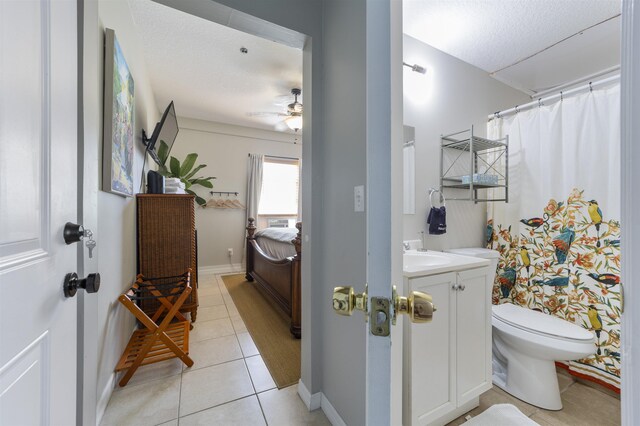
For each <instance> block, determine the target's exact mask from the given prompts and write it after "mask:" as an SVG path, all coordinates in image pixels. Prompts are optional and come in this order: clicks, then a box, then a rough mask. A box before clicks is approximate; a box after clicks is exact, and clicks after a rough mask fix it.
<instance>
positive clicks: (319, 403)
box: [298, 379, 347, 426]
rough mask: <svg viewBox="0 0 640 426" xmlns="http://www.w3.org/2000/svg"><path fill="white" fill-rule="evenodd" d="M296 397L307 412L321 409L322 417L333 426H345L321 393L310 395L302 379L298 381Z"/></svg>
mask: <svg viewBox="0 0 640 426" xmlns="http://www.w3.org/2000/svg"><path fill="white" fill-rule="evenodd" d="M298 395H299V396H300V399H302V402H304V405H306V406H307V408H308V409H309V411H313V410H317V409H318V408H322V412H324V415H325V416H327V419H328V420H329V421H330V422H331V424H332V425H333V426H347V424H346V423H345V422H344V420H342V417H340V414H338V412H337V411H336V409H335V408H333V405H331V402H330V401H329V400H328V399H327V397H326V396H324V394H323V393H322V392H317V393H314V394H311V392H310V391H309V389H307V387H306V386H305V385H304V383H302V379H300V380H299V381H298Z"/></svg>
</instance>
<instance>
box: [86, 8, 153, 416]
mask: <svg viewBox="0 0 640 426" xmlns="http://www.w3.org/2000/svg"><path fill="white" fill-rule="evenodd" d="M84 26H85V32H84V39H85V43H86V44H85V46H84V49H85V50H84V51H85V57H84V71H85V75H84V81H85V89H84V90H85V97H84V108H83V109H84V112H85V119H84V135H85V141H84V142H85V147H86V148H85V151H86V156H85V162H86V163H85V174H86V175H87V176H89V177H90V178H91V179H88V182H89V183H91V182H93V184H94V185H95V183H96V182H97V179H95V176H94V175H93V173H99V172H100V170H101V168H102V125H101V123H102V111H103V108H102V88H103V86H102V84H103V53H102V52H103V51H104V35H103V34H104V28H111V29H113V30H114V31H115V33H116V37H117V38H118V41H119V43H120V46H121V48H122V50H123V52H124V56H125V58H126V60H127V64H128V65H129V69H130V70H131V73H132V75H133V78H134V81H135V104H136V105H135V133H134V135H135V141H134V146H135V158H134V172H133V173H134V191H136V192H137V191H138V190H139V187H140V176H141V172H142V163H143V156H144V151H143V149H142V143H141V137H140V135H141V129H142V128H145V129H150V128H152V127H153V126H154V125H155V123H156V122H157V120H158V118H159V112H158V110H157V108H156V105H155V99H154V95H153V91H152V90H151V85H150V81H149V79H148V75H147V70H146V66H145V63H144V61H143V60H142V58H143V55H142V47H141V44H140V40H139V37H138V33H137V31H138V30H137V29H136V28H135V26H134V23H133V20H132V18H131V13H130V11H129V6H128V3H127V1H126V0H101V1H98V2H97V8H96V3H95V2H88V4H87V10H86V15H85V22H84ZM96 154H97V158H96ZM149 161H150V160H149ZM148 164H149V163H147V165H148ZM84 206H85V208H84V216H85V217H87V218H89V219H91V218H93V217H95V215H96V212H97V227H95V226H94V228H93V229H92V230H93V231H94V233H95V239H96V241H97V242H98V246H97V248H96V250H95V251H94V259H92V261H91V262H89V263H88V264H87V265H85V268H86V269H87V272H90V271H89V270H88V269H91V272H93V271H98V272H100V275H101V278H102V285H101V287H100V291H99V292H98V293H96V294H94V295H90V297H91V298H92V300H90V299H89V296H88V297H87V298H86V300H87V302H88V303H87V304H86V306H85V309H84V318H83V319H82V320H83V322H84V323H86V324H85V327H88V328H87V329H91V330H95V333H94V334H93V336H91V335H87V334H85V339H87V340H86V341H85V347H87V348H88V351H87V355H89V354H91V353H93V350H94V346H97V359H91V360H87V362H88V363H90V364H91V366H92V367H93V370H94V371H96V370H97V377H91V378H87V380H86V381H85V385H87V386H92V385H91V384H92V383H95V387H96V389H93V388H92V389H87V390H86V392H87V393H89V394H91V393H94V392H95V393H96V394H97V400H98V406H97V413H96V416H97V418H98V420H99V419H100V417H101V416H102V414H103V413H104V409H105V407H106V404H107V402H108V399H109V397H110V395H111V391H112V389H113V385H114V383H113V378H114V373H113V369H114V367H115V365H116V363H117V361H118V359H119V358H120V355H121V354H122V351H123V350H124V348H125V346H126V343H127V341H128V339H129V337H130V336H131V333H132V331H133V328H134V318H133V316H132V315H131V314H130V313H129V312H128V311H127V310H126V309H124V308H123V307H122V306H121V305H120V303H118V301H117V298H118V296H119V295H120V293H121V292H122V291H123V290H124V289H125V288H126V287H128V286H129V285H130V284H131V282H132V281H133V280H134V279H135V274H136V260H135V252H136V244H135V199H134V198H124V197H121V196H119V195H115V194H111V193H107V192H103V191H96V190H95V188H86V189H85V200H84ZM90 339H95V340H90ZM89 370H90V368H89V364H88V365H87V368H85V371H89ZM85 418H86V417H85Z"/></svg>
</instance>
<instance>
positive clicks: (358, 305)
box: [333, 286, 368, 316]
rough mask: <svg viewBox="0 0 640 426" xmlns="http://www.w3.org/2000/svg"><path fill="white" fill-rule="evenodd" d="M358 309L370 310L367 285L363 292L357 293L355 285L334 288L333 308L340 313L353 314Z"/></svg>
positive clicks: (365, 311)
mask: <svg viewBox="0 0 640 426" xmlns="http://www.w3.org/2000/svg"><path fill="white" fill-rule="evenodd" d="M354 309H357V310H359V311H363V312H364V313H365V314H366V313H367V312H368V299H367V287H366V286H365V290H364V292H363V293H359V294H356V293H354V291H353V287H335V288H334V289H333V310H334V311H336V313H337V314H340V315H347V316H349V315H351V314H352V313H353V310H354Z"/></svg>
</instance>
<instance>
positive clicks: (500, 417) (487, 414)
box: [463, 404, 539, 426]
mask: <svg viewBox="0 0 640 426" xmlns="http://www.w3.org/2000/svg"><path fill="white" fill-rule="evenodd" d="M463 424H464V425H465V426H539V425H538V423H536V422H534V421H533V420H531V419H530V418H529V417H527V416H525V415H524V414H522V411H520V410H518V409H517V408H516V406H515V405H511V404H495V405H492V406H491V407H489V408H487V409H486V410H484V411H483V412H482V413H481V414H478V415H477V416H475V417H472V418H471V419H469V420H468V421H466V422H465V423H463Z"/></svg>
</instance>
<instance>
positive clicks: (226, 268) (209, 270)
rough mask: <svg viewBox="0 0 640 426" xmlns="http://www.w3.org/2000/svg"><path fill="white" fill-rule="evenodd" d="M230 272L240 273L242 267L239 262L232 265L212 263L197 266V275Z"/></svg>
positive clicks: (242, 269)
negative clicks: (210, 264)
mask: <svg viewBox="0 0 640 426" xmlns="http://www.w3.org/2000/svg"><path fill="white" fill-rule="evenodd" d="M232 272H236V273H238V274H240V273H242V272H244V267H243V266H242V264H241V263H234V264H232V265H229V264H227V265H212V266H203V267H201V268H198V274H199V275H215V274H227V273H232Z"/></svg>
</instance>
